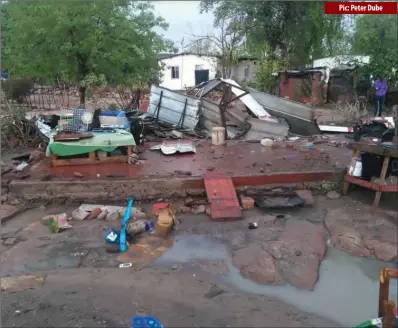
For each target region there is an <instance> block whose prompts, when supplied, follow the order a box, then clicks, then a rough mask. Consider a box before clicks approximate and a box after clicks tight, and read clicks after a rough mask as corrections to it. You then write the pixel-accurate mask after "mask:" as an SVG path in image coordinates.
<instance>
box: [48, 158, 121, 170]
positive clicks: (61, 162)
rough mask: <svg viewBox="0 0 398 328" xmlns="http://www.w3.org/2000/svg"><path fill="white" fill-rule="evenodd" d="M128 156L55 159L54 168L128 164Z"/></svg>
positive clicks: (53, 161)
mask: <svg viewBox="0 0 398 328" xmlns="http://www.w3.org/2000/svg"><path fill="white" fill-rule="evenodd" d="M127 162H128V156H114V157H104V158H100V157H96V158H94V159H90V158H70V159H59V158H57V159H53V160H52V166H54V167H58V166H75V165H97V164H107V163H127Z"/></svg>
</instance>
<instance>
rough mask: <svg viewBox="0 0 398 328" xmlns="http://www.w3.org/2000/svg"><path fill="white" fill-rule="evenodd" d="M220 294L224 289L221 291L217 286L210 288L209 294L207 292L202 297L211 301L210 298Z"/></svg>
mask: <svg viewBox="0 0 398 328" xmlns="http://www.w3.org/2000/svg"><path fill="white" fill-rule="evenodd" d="M222 293H224V289H221V288H219V287H217V286H213V287H212V288H211V290H210V291H209V292H207V293H206V294H205V295H204V296H205V297H206V298H208V299H212V298H215V297H217V296H219V295H221V294H222Z"/></svg>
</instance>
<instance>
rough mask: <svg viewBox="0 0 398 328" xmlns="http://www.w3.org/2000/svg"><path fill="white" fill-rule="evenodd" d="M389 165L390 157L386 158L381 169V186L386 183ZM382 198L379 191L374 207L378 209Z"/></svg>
mask: <svg viewBox="0 0 398 328" xmlns="http://www.w3.org/2000/svg"><path fill="white" fill-rule="evenodd" d="M389 163H390V157H389V156H384V161H383V166H382V168H381V173H380V182H379V184H380V185H381V186H383V185H384V182H385V181H386V174H387V169H388V164H389ZM380 198H381V191H377V192H376V197H375V200H374V203H373V206H376V207H377V206H379V203H380Z"/></svg>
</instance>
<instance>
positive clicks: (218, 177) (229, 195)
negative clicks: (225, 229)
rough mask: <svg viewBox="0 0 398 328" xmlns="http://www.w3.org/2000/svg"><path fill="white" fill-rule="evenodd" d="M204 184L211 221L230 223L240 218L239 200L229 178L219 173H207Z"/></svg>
mask: <svg viewBox="0 0 398 328" xmlns="http://www.w3.org/2000/svg"><path fill="white" fill-rule="evenodd" d="M204 183H205V189H206V193H207V199H208V201H209V203H210V210H211V218H212V219H213V220H216V221H230V220H239V219H241V218H242V211H241V209H240V205H239V200H238V197H237V195H236V191H235V187H234V185H233V183H232V179H231V178H229V177H227V176H226V175H225V174H223V173H221V172H207V173H206V174H205V176H204Z"/></svg>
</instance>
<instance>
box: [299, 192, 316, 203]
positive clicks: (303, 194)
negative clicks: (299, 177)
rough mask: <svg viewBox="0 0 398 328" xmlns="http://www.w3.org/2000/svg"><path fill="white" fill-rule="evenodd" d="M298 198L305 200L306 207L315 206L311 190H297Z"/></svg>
mask: <svg viewBox="0 0 398 328" xmlns="http://www.w3.org/2000/svg"><path fill="white" fill-rule="evenodd" d="M296 194H297V196H299V197H300V198H301V199H303V200H304V205H306V206H312V205H314V203H315V201H314V197H313V196H312V192H311V190H305V189H303V190H296Z"/></svg>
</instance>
